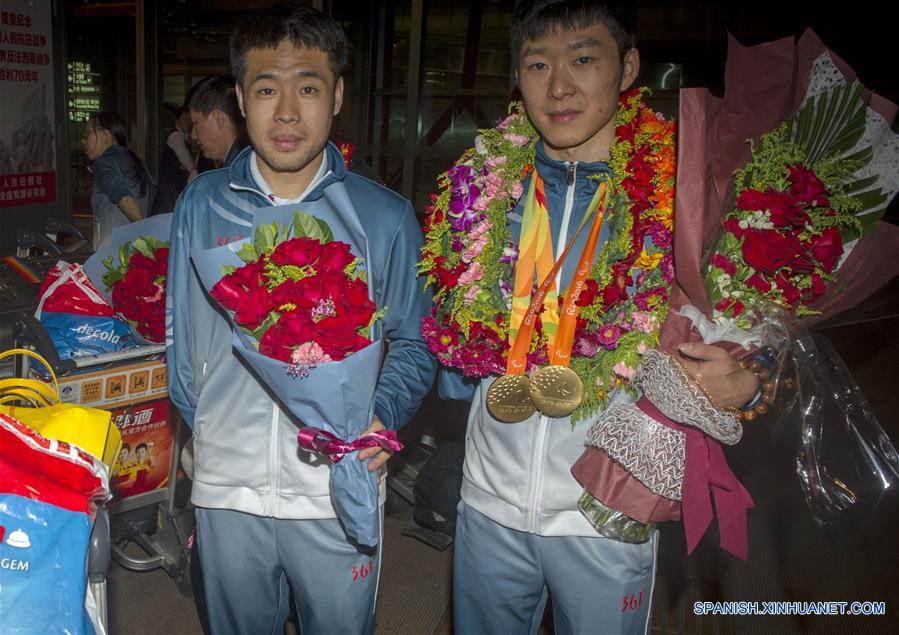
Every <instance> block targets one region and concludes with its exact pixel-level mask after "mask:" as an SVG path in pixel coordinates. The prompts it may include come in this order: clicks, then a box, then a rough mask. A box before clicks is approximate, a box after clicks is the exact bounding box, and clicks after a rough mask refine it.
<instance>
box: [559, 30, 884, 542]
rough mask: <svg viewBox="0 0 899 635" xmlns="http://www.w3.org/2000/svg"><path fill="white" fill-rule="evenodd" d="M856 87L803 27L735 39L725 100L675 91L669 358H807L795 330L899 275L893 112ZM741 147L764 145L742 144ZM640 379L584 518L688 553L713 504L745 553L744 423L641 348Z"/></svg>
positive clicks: (666, 331) (663, 358)
mask: <svg viewBox="0 0 899 635" xmlns="http://www.w3.org/2000/svg"><path fill="white" fill-rule="evenodd" d="M787 60H789V61H791V62H792V63H785V61H787ZM794 65H795V66H794ZM853 80H854V75H853V74H852V73H851V70H850V69H848V67H846V66H845V64H843V62H842V61H841V60H839V58H837V57H836V56H834V55H833V54H832V53H830V52H829V51H827V50H826V49H825V48H824V47H823V45H822V44H821V42H820V41H819V40H818V39H817V38H816V37H815V36H814V34H812V33H811V32H809V33H807V34H806V35H805V36H804V37H803V38H802V40H801V41H800V42H799V43H798V46H797V45H794V44H793V42H792V40H789V41H787V40H783V41H779V42H774V43H771V44H767V45H762V46H760V47H754V48H753V49H746V48H743V47H740V46H738V45H736V43H735V42H732V43H731V48H730V50H729V52H728V64H727V70H726V83H727V90H726V93H725V97H724V99H723V100H719V99H717V98H714V97H712V96H711V95H710V94H709V93H708V91H700V90H685V91H682V93H681V104H680V110H681V118H680V126H679V129H680V134H681V136H680V144H681V152H680V160H679V166H678V190H677V206H676V207H677V211H676V217H675V226H676V233H675V263H676V272H677V285H676V286H675V289H674V291H673V293H672V306H673V307H675V308H678V309H679V313H680V315H677V314H676V313H675V312H674V311H673V312H672V313H671V314H669V317H668V320H667V322H666V324H665V326H664V327H663V330H662V335H661V347H662V349H667V350H672V348H673V346H674V345H676V344H677V343H679V342H683V341H687V340H688V339H691V338H695V337H696V336H695V335H691V329H692V328H694V327H695V329H696V331H698V333H699V335H700V336H701V337H702V338H703V339H704V340H705V341H706V343H715V342H731V343H736V344H740V345H743V346H744V347H746V348H749V347H750V346H751V345H754V346H759V347H767V348H768V349H773V353H772V355H773V357H775V358H778V359H783V358H785V357H786V356H788V355H789V356H793V357H794V358H796V359H798V358H797V355H800V354H801V351H799V350H798V347H797V346H793V347H790V342H789V341H788V339H787V338H786V337H785V336H786V334H787V333H789V332H791V331H795V329H796V328H797V327H805V326H807V325H808V324H809V323H810V322H811V321H812V320H815V319H820V318H821V317H824V316H831V315H833V314H835V313H836V312H838V311H839V310H842V309H845V308H849V307H851V306H853V305H854V304H856V303H858V302H860V301H861V300H862V299H864V297H865V296H866V295H868V294H870V293H871V292H873V291H874V290H876V289H877V287H878V286H880V285H881V284H883V283H884V282H886V281H887V280H889V279H890V278H891V277H892V276H894V275H895V274H896V272H897V262H896V261H897V258H899V235H897V234H899V232H896V231H895V228H894V227H890V226H887V225H885V224H883V223H879V222H878V221H879V219H880V217H881V216H882V215H883V212H884V210H885V208H886V205H887V203H888V202H889V200H890V199H891V198H892V197H893V195H894V194H895V193H896V191H897V189H899V171H897V169H896V167H897V165H899V141H897V137H896V135H894V134H893V133H892V132H891V131H890V122H891V120H892V118H893V117H894V116H895V112H896V109H895V106H893V105H892V104H889V103H887V102H884V100H878V99H876V98H871V97H866V96H865V94H864V91H863V89H862V88H861V86H860V85H858V84H857V83H856V82H854V81H853ZM747 138H750V139H758V141H756V142H753V143H751V145H750V146H749V147H748V148H747V146H746V144H745V140H746V139H747ZM747 154H748V155H749V156H748V160H747ZM709 245H711V248H709V247H708V246H709ZM850 252H851V253H850ZM891 260H892V262H891ZM703 261H705V262H703ZM685 318H688V319H685ZM800 339H801V338H800ZM806 361H807V356H806ZM800 365H807V364H805V362H803V363H802V364H800ZM759 370H760V373H759V374H760V375H766V374H767V373H768V371H767V370H765V369H761V368H760V369H759ZM774 370H775V371H776V370H777V369H776V368H775V369H774ZM634 382H635V384H636V385H638V386H639V387H640V388H641V390H642V392H643V397H642V398H641V399H640V400H639V401H638V402H637V403H636V404H626V405H621V406H619V407H617V408H614V409H613V410H611V411H610V412H609V413H607V414H605V415H603V416H602V417H600V419H599V420H598V421H597V423H596V424H595V425H594V426H593V427H592V428H591V430H590V432H589V433H588V436H587V443H586V445H587V450H586V452H585V453H584V455H582V457H581V458H580V459H579V461H578V463H577V464H576V465H575V467H574V468H573V469H572V471H573V473H574V474H575V476H576V478H578V480H579V481H580V482H581V483H582V484H583V485H584V486H585V488H586V490H587V491H586V492H585V494H584V496H583V497H582V500H581V509H582V511H583V512H584V514H585V515H586V516H587V517H588V518H589V519H590V520H591V522H593V524H594V526H596V527H597V529H598V530H599V531H600V532H602V533H605V534H606V535H611V536H613V537H616V538H619V539H622V540H628V539H629V538H630V537H637V538H639V539H640V540H642V539H644V538H645V536H647V535H648V531H647V529H648V524H649V523H651V522H657V521H663V520H677V519H680V518H681V517H683V520H684V525H685V530H686V534H687V545H688V549H689V550H690V551H692V550H693V549H694V548H695V547H696V545H697V544H698V542H699V540H700V538H701V537H702V535H703V534H704V532H705V530H706V529H707V527H708V526H709V524H710V522H711V520H712V518H713V517H714V515H715V514H714V513H713V503H712V501H714V507H715V511H716V512H717V516H718V522H719V527H720V533H721V541H722V547H724V548H725V549H728V550H729V551H731V552H732V553H735V554H736V555H739V556H741V557H743V558H745V557H746V554H747V548H748V545H747V535H746V511H747V509H748V508H750V507H752V506H753V502H752V499H751V497H750V496H749V494H748V492H746V490H745V489H744V488H743V487H742V485H740V483H739V481H738V480H737V479H736V477H735V476H734V475H733V473H732V472H731V471H730V469H729V468H728V467H727V462H726V460H725V457H724V454H723V452H722V449H721V446H720V445H719V443H723V444H734V443H737V442H738V441H739V440H740V438H741V435H742V426H741V423H740V417H737V416H735V415H734V414H733V413H728V412H724V411H719V410H718V409H717V408H716V407H715V406H714V404H713V403H712V402H711V400H710V399H708V397H707V396H705V395H704V394H702V391H701V389H700V388H698V387H697V385H696V384H695V383H694V382H693V381H692V380H691V378H690V377H689V375H688V374H687V373H686V371H685V370H684V369H683V368H682V367H681V366H680V364H678V363H677V357H676V354H675V355H666V354H665V353H662V352H658V351H650V352H648V353H647V354H645V355H644V358H643V361H642V362H641V365H640V367H639V368H638V370H637V376H636V377H635V380H634ZM809 383H811V382H809ZM820 383H823V382H820ZM774 385H775V383H774V382H773V381H771V380H768V381H766V382H765V383H764V384H763V388H764V390H763V398H762V403H760V404H759V406H758V408H757V410H753V411H750V412H747V413H746V414H745V415H742V417H743V418H744V419H745V420H749V419H751V418H753V417H754V414H755V413H756V412H757V413H762V412H764V411H765V410H766V409H767V407H768V403H769V402H771V401H773V399H774ZM803 388H804V389H805V390H804V392H805V395H806V396H808V395H809V394H810V393H811V394H814V393H815V390H816V386H814V385H805V386H803ZM820 425H821V422H820V421H810V420H808V419H806V420H805V421H803V423H802V426H803V438H804V439H806V438H811V439H815V438H818V439H819V438H820V429H818V428H815V426H820ZM849 425H850V426H852V425H855V422H850V423H849ZM862 425H865V426H868V425H873V426H874V427H875V428H877V427H879V426H877V425H876V422H874V424H870V423H863V424H862ZM881 432H882V431H881ZM858 436H859V437H861V436H864V435H858ZM868 436H870V437H871V438H876V439H882V438H883V436H884V435H882V434H876V430H875V433H874V434H870V435H868ZM869 449H874V448H873V445H872V446H870V448H869ZM887 454H889V452H887ZM892 455H893V456H895V451H892ZM886 462H889V461H886ZM894 463H895V461H894ZM893 469H894V472H895V474H897V475H899V471H896V470H899V467H894V468H893ZM635 541H638V540H635Z"/></svg>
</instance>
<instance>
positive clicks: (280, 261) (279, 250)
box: [271, 236, 322, 267]
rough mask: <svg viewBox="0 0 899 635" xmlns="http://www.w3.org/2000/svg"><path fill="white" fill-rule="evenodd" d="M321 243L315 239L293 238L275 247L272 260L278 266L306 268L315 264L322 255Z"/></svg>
mask: <svg viewBox="0 0 899 635" xmlns="http://www.w3.org/2000/svg"><path fill="white" fill-rule="evenodd" d="M321 246H322V245H321V243H320V242H319V241H317V240H315V239H313V238H307V237H306V236H300V237H299V238H291V239H290V240H285V241H284V242H283V243H281V244H279V245H278V246H277V247H275V250H274V251H273V252H272V255H271V259H272V262H274V263H275V264H277V265H294V266H296V267H305V266H306V265H311V264H312V263H313V262H315V261H316V260H317V259H318V257H319V254H320V253H321Z"/></svg>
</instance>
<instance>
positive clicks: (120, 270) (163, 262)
mask: <svg viewBox="0 0 899 635" xmlns="http://www.w3.org/2000/svg"><path fill="white" fill-rule="evenodd" d="M168 259H169V244H168V242H159V241H158V240H156V239H155V238H154V237H153V236H141V237H140V238H137V239H136V240H133V241H131V242H128V243H125V244H124V245H122V246H121V247H119V253H118V258H117V259H116V261H115V262H113V257H112V256H109V257H108V258H106V259H105V260H103V265H104V266H105V267H106V268H107V271H106V273H105V274H104V275H103V284H105V285H106V289H107V290H109V291H110V292H111V293H112V308H113V309H115V310H116V312H118V313H120V314H121V315H122V317H124V318H125V319H126V320H128V323H129V324H131V326H132V328H134V330H135V331H137V332H138V333H139V334H140V335H142V336H143V337H144V338H146V339H147V340H149V341H151V342H155V343H157V344H161V343H162V342H164V341H165V277H166V270H167V269H168Z"/></svg>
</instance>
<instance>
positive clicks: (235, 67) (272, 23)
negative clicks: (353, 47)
mask: <svg viewBox="0 0 899 635" xmlns="http://www.w3.org/2000/svg"><path fill="white" fill-rule="evenodd" d="M284 40H288V41H290V43H291V44H293V45H294V46H295V47H297V48H307V49H318V50H320V51H323V52H324V53H325V54H326V55H327V56H328V65H329V66H330V67H331V72H332V73H334V80H335V81H337V78H338V77H340V76H341V75H343V72H344V71H345V70H346V67H347V62H348V61H349V57H350V45H349V43H348V42H347V39H346V34H344V32H343V29H341V28H340V25H339V24H337V23H336V22H335V21H334V20H332V19H331V18H329V17H328V16H326V15H325V14H324V13H322V12H321V11H318V10H317V9H313V8H312V7H308V6H306V5H302V4H298V3H296V2H282V3H279V4H276V5H273V6H271V7H269V8H268V9H265V10H263V11H256V12H254V13H253V15H251V16H250V17H249V18H247V19H246V20H244V21H243V22H241V24H240V25H239V26H238V27H237V31H235V32H234V35H233V36H232V37H231V72H233V73H234V76H235V77H237V80H238V81H239V82H240V85H241V86H243V85H244V84H243V81H244V74H245V73H246V70H247V52H249V51H250V50H252V49H276V48H278V45H279V44H281V42H283V41H284Z"/></svg>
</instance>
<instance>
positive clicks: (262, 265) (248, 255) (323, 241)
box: [211, 212, 376, 377]
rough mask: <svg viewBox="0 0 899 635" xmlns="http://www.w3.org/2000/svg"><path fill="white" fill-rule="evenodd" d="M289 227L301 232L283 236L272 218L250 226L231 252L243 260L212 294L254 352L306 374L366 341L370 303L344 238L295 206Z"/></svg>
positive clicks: (361, 273)
mask: <svg viewBox="0 0 899 635" xmlns="http://www.w3.org/2000/svg"><path fill="white" fill-rule="evenodd" d="M293 226H294V228H299V232H303V231H304V230H305V232H306V233H305V235H297V233H298V232H296V231H295V233H294V237H293V238H287V239H283V236H279V227H278V225H277V223H273V224H271V225H264V226H262V227H261V228H260V229H259V230H257V232H256V236H257V239H256V241H255V242H254V243H246V244H245V245H244V246H243V247H242V248H241V250H240V251H239V252H238V254H237V255H238V256H239V257H240V258H241V260H243V261H244V262H246V263H247V264H245V265H243V266H241V267H237V268H234V269H233V270H231V268H227V269H226V271H228V273H226V275H225V276H223V277H222V279H221V280H219V281H218V282H217V283H216V284H215V286H213V287H212V290H211V294H212V297H213V298H215V299H216V300H218V302H219V304H221V305H222V306H223V307H225V308H226V309H228V310H229V311H233V312H234V321H235V322H236V323H237V324H238V326H240V327H241V328H242V329H243V330H244V331H245V332H246V333H248V334H250V335H252V336H253V337H254V338H255V339H256V340H258V342H259V352H260V353H262V354H263V355H267V356H268V357H271V358H273V359H277V360H280V361H282V362H286V363H287V370H288V373H289V374H291V375H297V376H301V377H307V376H308V375H309V372H310V371H311V370H312V369H314V368H315V367H316V366H317V365H318V364H320V363H324V362H331V361H334V362H339V361H341V360H343V359H344V358H345V357H347V355H350V354H351V353H355V352H356V351H359V350H362V349H363V348H365V347H366V346H368V345H369V344H371V339H370V338H369V334H370V329H371V325H372V321H373V319H374V318H375V315H376V307H375V303H374V302H372V301H371V300H369V298H368V284H367V282H366V280H365V270H364V268H363V267H362V262H361V259H359V258H356V257H355V256H353V254H352V253H351V252H350V246H349V245H348V244H347V243H344V242H341V241H336V240H333V235H331V232H330V229H328V227H327V226H326V225H324V224H319V223H317V222H315V220H314V219H312V217H311V216H308V215H307V214H303V213H302V212H297V214H296V216H295V220H294V224H293ZM279 238H280V239H282V241H281V242H279Z"/></svg>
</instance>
